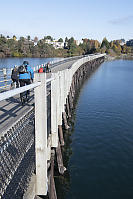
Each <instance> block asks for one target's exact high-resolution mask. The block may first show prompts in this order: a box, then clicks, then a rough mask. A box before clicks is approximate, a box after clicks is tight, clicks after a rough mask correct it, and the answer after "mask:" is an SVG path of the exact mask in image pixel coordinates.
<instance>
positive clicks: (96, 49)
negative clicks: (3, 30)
mask: <svg viewBox="0 0 133 199" xmlns="http://www.w3.org/2000/svg"><path fill="white" fill-rule="evenodd" d="M47 39H49V40H51V41H53V38H52V37H51V36H45V37H44V38H42V39H38V38H37V37H35V38H34V39H33V40H32V39H31V37H30V36H27V37H26V38H25V37H20V38H19V39H17V37H16V36H15V35H13V37H12V38H10V37H9V36H6V37H5V36H4V35H2V34H1V35H0V58H2V57H69V56H78V55H85V54H91V53H107V54H110V55H112V56H115V55H121V54H130V53H133V48H132V47H128V46H127V45H126V44H124V45H121V44H120V41H119V40H114V41H111V42H109V41H108V40H107V39H106V38H104V39H103V41H102V42H101V43H100V42H99V41H98V40H93V39H87V38H85V39H82V43H80V44H79V45H77V44H76V40H75V39H74V38H73V37H71V38H69V39H68V38H67V37H66V38H65V41H64V48H59V49H55V48H54V47H53V45H52V44H48V43H46V40H47ZM58 42H63V39H62V38H59V40H58Z"/></svg>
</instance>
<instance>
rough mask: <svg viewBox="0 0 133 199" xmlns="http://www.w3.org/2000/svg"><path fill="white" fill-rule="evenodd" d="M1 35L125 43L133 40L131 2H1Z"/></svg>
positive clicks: (125, 0)
mask: <svg viewBox="0 0 133 199" xmlns="http://www.w3.org/2000/svg"><path fill="white" fill-rule="evenodd" d="M0 33H2V34H4V35H10V36H12V35H13V34H15V35H16V36H17V37H19V36H26V35H31V37H32V38H34V36H38V37H39V38H42V37H44V36H45V35H51V36H52V37H54V38H55V39H58V38H60V37H62V38H65V37H66V36H67V37H71V36H73V37H74V38H75V39H82V38H90V39H98V40H99V41H101V40H102V39H103V37H105V36H106V37H107V39H108V40H113V39H121V38H125V39H126V40H128V39H131V38H133V0H110V1H109V0H48V1H47V0H22V1H20V0H4V1H1V2H0Z"/></svg>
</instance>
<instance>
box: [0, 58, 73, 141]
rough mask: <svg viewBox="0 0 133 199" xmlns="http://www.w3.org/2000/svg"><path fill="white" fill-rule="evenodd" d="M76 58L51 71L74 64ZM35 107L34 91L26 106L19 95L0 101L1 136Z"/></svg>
mask: <svg viewBox="0 0 133 199" xmlns="http://www.w3.org/2000/svg"><path fill="white" fill-rule="evenodd" d="M74 62H76V60H73V61H69V62H66V63H63V64H60V65H57V66H56V67H54V68H52V69H51V72H53V73H55V72H58V71H61V70H64V69H67V68H69V67H71V66H72V64H73V63H74ZM50 76H51V74H50V73H48V74H47V78H50ZM33 107H34V95H33V91H31V93H30V101H29V102H28V103H27V104H25V105H24V106H22V105H21V103H20V97H19V95H17V96H14V97H11V98H9V99H7V100H4V101H2V102H0V137H1V136H2V135H3V134H4V133H5V132H6V131H7V130H8V129H9V128H10V127H11V126H12V125H13V124H14V123H15V122H16V121H17V120H19V119H20V118H21V117H22V116H23V115H24V114H26V113H27V112H28V111H29V110H30V109H32V108H33Z"/></svg>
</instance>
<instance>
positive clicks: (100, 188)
mask: <svg viewBox="0 0 133 199" xmlns="http://www.w3.org/2000/svg"><path fill="white" fill-rule="evenodd" d="M71 139H72V144H71V149H72V155H71V156H70V160H69V166H68V170H69V174H70V189H69V191H68V193H67V194H66V197H65V199H132V198H133V61H127V60H125V61H124V60H117V61H112V62H105V63H103V64H102V65H101V66H100V68H99V69H98V70H97V71H96V72H95V73H94V74H93V75H92V76H91V77H90V78H89V79H88V80H87V81H86V82H85V84H84V86H83V88H82V89H81V93H80V97H79V100H78V103H77V107H76V116H75V125H74V132H73V134H72V137H71Z"/></svg>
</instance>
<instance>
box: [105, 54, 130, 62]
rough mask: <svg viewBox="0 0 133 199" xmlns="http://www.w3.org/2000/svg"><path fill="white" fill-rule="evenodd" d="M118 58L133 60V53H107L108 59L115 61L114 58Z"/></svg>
mask: <svg viewBox="0 0 133 199" xmlns="http://www.w3.org/2000/svg"><path fill="white" fill-rule="evenodd" d="M117 59H123V60H133V54H131V55H128V54H122V55H116V56H110V55H106V58H105V60H106V61H113V60H117Z"/></svg>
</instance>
